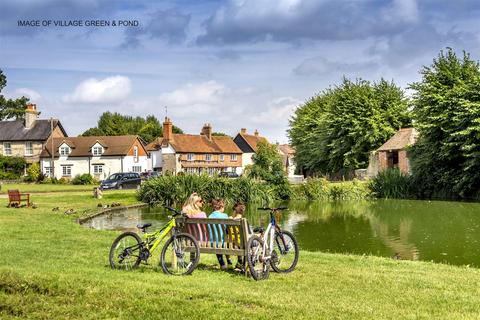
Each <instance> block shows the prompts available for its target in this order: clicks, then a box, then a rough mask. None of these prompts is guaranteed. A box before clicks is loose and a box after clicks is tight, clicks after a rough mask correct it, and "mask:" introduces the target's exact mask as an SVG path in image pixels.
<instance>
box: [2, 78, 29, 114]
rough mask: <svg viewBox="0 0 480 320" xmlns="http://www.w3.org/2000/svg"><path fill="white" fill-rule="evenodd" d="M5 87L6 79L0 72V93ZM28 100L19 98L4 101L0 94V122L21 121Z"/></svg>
mask: <svg viewBox="0 0 480 320" xmlns="http://www.w3.org/2000/svg"><path fill="white" fill-rule="evenodd" d="M6 85H7V77H6V76H5V75H4V74H3V71H2V70H0V92H2V90H3V88H5V86H6ZM28 101H29V100H28V98H26V97H21V98H18V99H6V98H5V97H4V96H3V95H2V94H0V120H8V119H12V118H15V119H23V118H24V117H25V107H26V105H27V102H28Z"/></svg>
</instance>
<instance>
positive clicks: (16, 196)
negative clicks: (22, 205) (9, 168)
mask: <svg viewBox="0 0 480 320" xmlns="http://www.w3.org/2000/svg"><path fill="white" fill-rule="evenodd" d="M8 199H9V200H11V201H19V200H20V191H18V190H8Z"/></svg>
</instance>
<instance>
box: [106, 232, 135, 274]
mask: <svg viewBox="0 0 480 320" xmlns="http://www.w3.org/2000/svg"><path fill="white" fill-rule="evenodd" d="M141 242H142V240H141V239H140V237H139V236H138V234H136V233H134V232H125V233H122V234H121V235H119V236H118V237H117V239H115V241H113V244H112V247H111V248H110V255H109V260H110V266H111V267H112V269H125V270H131V269H134V268H136V267H138V265H139V264H140V260H141V259H140V243H141Z"/></svg>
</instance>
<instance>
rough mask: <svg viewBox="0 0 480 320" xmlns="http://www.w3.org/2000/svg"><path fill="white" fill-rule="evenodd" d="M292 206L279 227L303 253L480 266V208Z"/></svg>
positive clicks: (252, 218)
mask: <svg viewBox="0 0 480 320" xmlns="http://www.w3.org/2000/svg"><path fill="white" fill-rule="evenodd" d="M287 205H288V207H289V210H288V211H286V212H285V213H284V214H283V216H282V217H281V219H280V224H281V225H282V228H284V229H287V230H290V231H292V232H293V233H294V234H295V236H296V237H297V239H298V243H299V246H300V249H301V250H308V251H323V252H335V253H351V254H360V255H362V254H367V255H376V256H383V257H396V258H399V259H408V260H425V261H434V262H439V263H448V264H455V265H471V266H475V267H480V204H479V203H465V202H447V201H416V200H376V201H356V202H346V201H342V202H297V201H291V202H289V203H288V204H287ZM227 211H228V210H227ZM166 216H167V215H166V213H165V212H164V210H163V209H162V208H152V209H150V208H142V209H134V210H126V211H120V212H115V213H111V214H108V215H103V216H98V217H95V218H93V219H91V220H90V221H88V222H86V223H85V225H86V226H89V227H92V228H96V229H109V230H136V228H135V226H136V225H137V224H139V223H147V222H151V223H152V224H153V228H155V227H156V226H160V225H162V224H163V223H164V222H165V221H166V220H167V217H166ZM247 218H248V220H249V222H250V224H251V225H263V226H266V224H267V223H268V213H266V212H263V211H257V210H256V208H249V209H248V213H247ZM150 230H152V229H150Z"/></svg>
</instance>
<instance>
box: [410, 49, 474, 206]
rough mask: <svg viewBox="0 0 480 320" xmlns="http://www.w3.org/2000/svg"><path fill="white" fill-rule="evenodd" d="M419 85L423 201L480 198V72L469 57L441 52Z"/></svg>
mask: <svg viewBox="0 0 480 320" xmlns="http://www.w3.org/2000/svg"><path fill="white" fill-rule="evenodd" d="M420 73H421V74H422V81H421V82H416V83H413V84H412V85H411V86H410V87H411V89H413V90H415V93H414V95H413V101H414V109H413V114H414V119H415V125H416V127H418V129H419V131H420V138H419V141H418V142H417V144H416V145H415V146H413V147H412V150H411V155H412V161H411V166H412V174H413V181H414V184H415V185H416V186H419V191H418V192H419V196H421V197H437V196H443V197H446V196H449V197H463V198H472V197H477V196H478V195H479V192H480V156H479V155H480V151H479V150H480V94H479V92H480V67H479V63H478V62H476V61H473V60H472V59H471V58H470V56H469V54H467V53H465V52H464V53H463V57H462V58H459V57H457V55H456V54H455V52H454V51H453V50H452V49H448V50H447V51H446V52H444V51H441V52H440V54H439V55H438V57H437V58H436V59H434V60H433V63H432V65H430V66H428V67H427V66H425V67H423V69H422V70H421V72H420Z"/></svg>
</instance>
